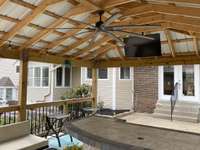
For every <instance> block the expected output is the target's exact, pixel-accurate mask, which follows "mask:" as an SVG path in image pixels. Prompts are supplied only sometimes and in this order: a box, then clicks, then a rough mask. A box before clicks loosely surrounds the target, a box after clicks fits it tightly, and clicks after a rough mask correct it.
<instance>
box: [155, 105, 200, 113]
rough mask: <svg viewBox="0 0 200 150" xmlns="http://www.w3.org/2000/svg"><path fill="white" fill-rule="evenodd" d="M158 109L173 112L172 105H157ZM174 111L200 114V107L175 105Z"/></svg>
mask: <svg viewBox="0 0 200 150" xmlns="http://www.w3.org/2000/svg"><path fill="white" fill-rule="evenodd" d="M156 109H163V110H171V105H163V104H157V105H156ZM174 110H177V111H186V112H194V113H198V112H199V107H198V106H184V105H175V108H174Z"/></svg>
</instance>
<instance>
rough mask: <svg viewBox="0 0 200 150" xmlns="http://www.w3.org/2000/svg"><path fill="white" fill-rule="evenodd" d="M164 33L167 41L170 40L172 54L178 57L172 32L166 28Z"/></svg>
mask: <svg viewBox="0 0 200 150" xmlns="http://www.w3.org/2000/svg"><path fill="white" fill-rule="evenodd" d="M164 33H165V37H166V38H167V41H168V45H169V49H170V51H171V55H172V57H176V52H175V47H174V44H173V42H172V36H171V33H170V31H168V30H164Z"/></svg>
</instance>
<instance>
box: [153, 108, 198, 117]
mask: <svg viewBox="0 0 200 150" xmlns="http://www.w3.org/2000/svg"><path fill="white" fill-rule="evenodd" d="M154 112H155V113H160V114H167V115H171V110H166V109H156V110H155V111H154ZM173 114H174V115H179V116H188V117H197V116H198V112H187V111H178V110H174V112H173Z"/></svg>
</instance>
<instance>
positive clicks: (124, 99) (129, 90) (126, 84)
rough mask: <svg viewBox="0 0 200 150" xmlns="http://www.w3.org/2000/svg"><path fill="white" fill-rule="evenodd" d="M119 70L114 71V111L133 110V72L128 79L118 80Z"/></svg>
mask: <svg viewBox="0 0 200 150" xmlns="http://www.w3.org/2000/svg"><path fill="white" fill-rule="evenodd" d="M119 74H120V68H117V71H116V109H132V108H133V71H132V68H131V72H130V79H120V75H119Z"/></svg>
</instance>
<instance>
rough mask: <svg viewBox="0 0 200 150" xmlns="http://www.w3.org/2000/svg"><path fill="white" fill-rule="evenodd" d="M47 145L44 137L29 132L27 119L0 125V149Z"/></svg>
mask: <svg viewBox="0 0 200 150" xmlns="http://www.w3.org/2000/svg"><path fill="white" fill-rule="evenodd" d="M47 146H48V141H47V140H46V139H44V138H41V137H38V136H35V135H31V134H30V122H29V121H24V122H19V123H14V124H9V125H5V126H1V127H0V149H1V150H37V149H42V148H46V147H47Z"/></svg>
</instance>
